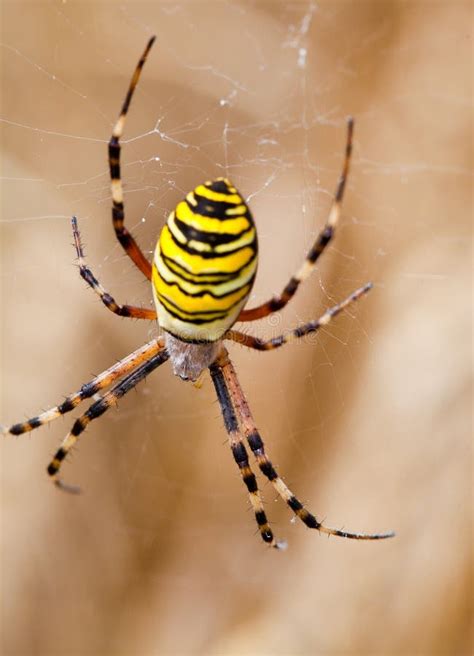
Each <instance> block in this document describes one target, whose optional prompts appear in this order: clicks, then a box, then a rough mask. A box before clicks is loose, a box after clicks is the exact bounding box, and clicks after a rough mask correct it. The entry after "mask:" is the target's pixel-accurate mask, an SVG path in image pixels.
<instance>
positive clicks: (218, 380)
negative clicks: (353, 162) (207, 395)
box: [3, 37, 393, 548]
mask: <svg viewBox="0 0 474 656" xmlns="http://www.w3.org/2000/svg"><path fill="white" fill-rule="evenodd" d="M153 42H154V37H153V38H151V39H150V41H149V42H148V44H147V46H146V48H145V51H144V53H143V55H142V57H141V59H140V61H139V62H138V65H137V67H136V69H135V72H134V74H133V77H132V80H131V82H130V86H129V89H128V92H127V95H126V97H125V101H124V103H123V107H122V110H121V112H120V116H119V118H118V120H117V122H116V124H115V127H114V129H113V132H112V137H111V139H110V142H109V166H110V176H111V182H112V221H113V227H114V230H115V234H116V236H117V239H118V240H119V242H120V243H121V245H122V246H123V248H124V250H125V252H126V253H127V255H128V256H129V257H130V258H131V259H132V260H133V262H134V263H135V264H136V266H137V267H138V268H139V269H140V271H141V272H142V273H143V274H144V275H145V276H146V277H147V278H148V279H149V280H150V281H151V283H152V290H153V297H154V301H155V306H156V310H150V309H144V308H140V307H134V306H131V305H120V304H119V303H117V302H116V301H115V300H114V298H112V296H111V295H110V294H109V293H108V292H107V291H106V290H105V289H104V288H103V287H102V285H101V284H100V282H99V281H98V280H97V279H96V278H95V276H94V274H93V273H92V271H91V270H90V269H89V267H88V266H87V265H86V263H85V260H84V254H83V249H82V245H81V240H80V235H79V230H78V225H77V219H76V218H75V217H74V218H73V219H72V230H73V235H74V242H75V247H76V251H77V257H78V262H79V271H80V274H81V276H82V278H83V279H84V280H85V281H86V282H87V283H88V284H89V285H90V286H91V287H92V289H93V290H94V292H95V293H96V294H98V296H99V297H100V298H101V300H102V302H103V303H104V305H105V307H106V308H108V309H109V310H110V311H111V312H113V313H114V314H118V315H119V316H121V317H133V318H136V319H150V320H158V322H159V325H160V326H161V328H162V329H163V331H164V337H158V338H156V339H153V340H152V341H150V342H149V343H148V344H145V345H144V346H141V347H140V348H139V349H137V350H136V351H134V352H133V353H131V354H130V355H128V356H127V357H126V358H124V359H123V360H121V361H120V362H117V363H116V364H114V365H113V366H112V367H110V368H109V369H107V370H106V371H104V372H103V373H101V374H100V375H99V376H96V377H95V378H94V379H93V380H91V381H89V382H88V383H86V384H85V385H83V386H82V387H81V389H80V390H79V391H78V392H75V393H74V394H71V395H70V396H68V397H67V398H66V399H65V400H64V401H63V402H62V403H61V404H60V405H58V406H56V407H54V408H52V409H50V410H48V411H46V412H43V413H42V414H40V415H38V416H36V417H33V418H31V419H29V420H28V421H25V422H22V423H18V424H14V425H13V426H10V427H9V428H3V432H4V433H5V434H10V435H20V434H22V433H26V432H28V431H31V430H33V429H34V428H38V427H39V426H43V425H44V424H46V423H48V422H50V421H52V420H53V419H56V418H57V417H59V416H60V415H64V414H65V413H67V412H69V411H71V410H73V408H75V407H76V406H77V405H78V404H79V403H81V401H84V400H85V399H88V398H91V397H92V396H94V395H96V394H97V393H98V392H100V391H101V390H104V389H105V388H106V387H109V386H110V385H112V383H115V384H114V385H113V387H112V388H111V389H110V390H109V391H107V392H105V393H104V394H103V395H102V396H100V397H99V399H98V400H96V401H95V402H94V403H92V405H91V406H90V407H89V409H88V410H87V411H86V412H85V413H84V414H83V415H82V416H81V417H79V419H77V420H76V421H75V423H74V425H73V427H72V429H71V431H70V433H69V434H68V435H67V436H66V437H65V439H64V440H63V442H62V444H61V446H60V447H59V449H58V450H57V451H56V454H55V456H54V458H53V459H52V461H51V462H50V464H49V466H48V469H47V471H48V474H49V476H50V478H51V480H52V481H53V482H54V483H55V485H56V486H57V487H59V488H61V489H63V490H67V491H70V492H77V491H78V488H75V487H73V486H69V485H66V484H65V483H63V482H62V480H61V478H59V470H60V467H61V463H62V461H63V460H64V459H65V458H66V456H67V455H68V453H69V452H70V451H71V449H72V447H73V446H74V444H75V443H76V442H77V440H78V439H79V436H80V435H81V433H82V432H83V431H84V429H85V428H86V427H87V425H88V424H89V423H90V422H91V421H92V420H93V419H96V418H97V417H99V416H100V415H102V414H103V413H104V412H106V411H107V410H108V409H109V408H110V407H111V406H113V405H115V404H116V402H117V400H118V399H120V398H121V397H122V396H124V395H125V394H127V392H129V391H130V390H131V389H133V388H134V387H135V386H136V385H137V384H138V383H139V382H140V381H141V380H143V379H144V378H145V376H147V375H148V374H149V373H151V372H152V371H153V370H154V369H156V368H157V367H159V366H160V365H162V364H163V363H164V362H166V360H170V361H171V364H172V367H173V371H174V373H175V374H176V375H177V376H179V377H180V378H182V379H183V380H189V381H194V382H195V381H196V380H197V379H198V378H199V377H200V376H201V374H202V373H203V372H204V371H205V370H206V369H209V371H210V375H211V378H212V382H213V383H214V387H215V389H216V394H217V398H218V399H219V403H220V406H221V409H222V415H223V417H224V423H225V427H226V430H227V433H228V435H229V442H230V447H231V449H232V454H233V456H234V459H235V461H236V463H237V466H238V468H239V470H240V474H241V476H242V480H243V482H244V483H245V485H246V487H247V490H248V494H249V498H250V503H251V505H252V508H253V510H254V513H255V519H256V522H257V526H258V530H259V532H260V535H261V537H262V539H263V540H264V542H266V543H267V544H269V545H271V546H272V547H275V548H282V547H283V546H284V542H282V541H280V540H277V539H276V538H275V536H274V534H273V531H272V529H271V528H270V526H269V523H268V520H267V516H266V514H265V510H264V507H263V503H262V498H261V496H260V492H259V489H258V487H257V480H256V478H255V474H254V473H253V471H252V467H251V465H250V463H249V457H248V451H247V448H246V446H245V442H247V444H248V446H249V447H250V450H251V451H252V453H253V455H254V457H255V459H256V462H257V464H258V467H259V468H260V471H261V472H262V474H263V475H264V476H265V477H266V478H267V479H268V480H269V481H270V482H271V484H272V485H273V487H274V488H275V490H276V491H277V493H278V495H279V496H280V497H282V498H283V499H284V501H285V502H286V503H287V504H288V506H289V507H290V509H291V510H292V511H293V513H294V514H295V515H296V516H298V517H299V518H300V519H301V521H302V522H303V523H304V524H306V526H308V527H309V528H313V529H316V530H318V531H320V532H322V533H326V534H329V535H338V536H340V537H344V538H352V539H356V540H381V539H383V538H388V537H391V536H392V535H393V533H376V534H364V533H348V532H346V531H342V530H338V529H334V528H328V527H327V526H324V525H323V524H322V523H321V522H319V521H318V520H317V519H316V517H315V516H314V515H312V514H311V513H310V512H309V511H308V510H307V509H306V508H305V507H304V506H303V504H302V503H301V502H300V501H299V500H298V499H297V498H296V497H295V495H294V494H293V492H291V490H290V489H289V488H288V486H287V485H286V484H285V483H284V482H283V479H282V478H281V477H280V476H279V475H278V473H277V472H276V471H275V468H274V467H273V465H272V463H271V462H270V460H269V458H268V456H267V454H266V451H265V447H264V444H263V441H262V438H261V437H260V434H259V432H258V430H257V427H256V425H255V421H254V419H253V417H252V413H251V412H250V408H249V406H248V404H247V400H246V398H245V395H244V392H243V391H242V388H241V386H240V383H239V380H238V378H237V375H236V372H235V369H234V367H233V365H232V362H231V360H230V358H229V354H228V352H227V349H226V348H225V346H224V340H232V341H235V342H238V343H239V344H243V345H245V346H248V347H250V348H252V349H256V350H259V351H269V350H272V349H275V348H278V347H280V346H283V345H284V344H287V343H288V342H291V341H293V340H296V339H298V338H300V337H303V336H304V335H307V334H308V333H312V332H315V331H317V330H319V328H320V327H321V326H325V325H327V324H328V323H329V322H330V321H331V320H332V319H333V317H335V316H336V315H338V314H339V313H340V312H342V311H343V310H344V309H345V308H346V307H347V306H349V305H350V304H351V303H353V302H355V301H356V300H357V299H359V298H360V297H361V296H363V295H364V294H366V293H367V292H368V291H369V290H370V288H371V284H370V283H368V284H366V285H364V286H363V287H361V288H360V289H357V290H356V291H355V292H353V293H352V294H351V295H350V296H349V297H348V298H346V299H345V300H344V301H342V302H341V303H338V304H337V305H335V306H334V307H332V308H329V309H328V310H327V311H326V312H325V313H324V314H323V315H322V316H321V317H320V318H319V319H317V320H316V321H311V322H309V323H307V324H304V325H302V326H298V327H297V328H295V329H294V330H292V331H290V332H288V333H286V334H284V335H280V336H279V337H274V338H273V339H270V340H262V339H259V338H256V337H252V336H250V335H247V334H244V333H242V332H239V331H237V330H232V326H233V325H234V323H235V322H236V321H254V320H255V319H261V318H262V317H266V316H268V315H270V314H271V313H273V312H276V311H277V310H281V309H282V308H283V307H285V305H286V304H287V303H288V301H290V299H291V298H292V297H293V296H294V295H295V293H296V291H297V289H298V287H299V285H300V283H301V282H302V281H303V280H304V279H305V278H307V277H308V276H309V274H310V273H311V272H312V271H313V269H314V267H315V264H316V262H317V260H318V258H319V256H320V255H321V253H322V252H323V251H324V249H325V248H326V246H327V245H328V243H329V242H330V241H331V239H332V237H333V235H334V230H335V228H336V225H337V222H338V218H339V213H340V207H341V201H342V196H343V192H344V187H345V184H346V179H347V174H348V169H349V161H350V156H351V148H352V132H353V121H352V119H350V120H349V121H348V126H347V142H346V150H345V158H344V165H343V169H342V173H341V176H340V179H339V183H338V186H337V190H336V195H335V197H334V201H333V204H332V207H331V210H330V212H329V217H328V219H327V222H326V225H325V226H324V228H323V229H322V231H321V233H320V234H319V236H318V238H317V239H316V242H315V243H314V245H313V246H312V247H311V249H310V251H309V253H308V255H307V257H306V259H305V261H304V263H303V264H302V266H301V267H300V269H299V270H298V271H297V273H296V274H295V275H294V276H293V277H292V278H290V280H289V282H288V284H287V285H286V287H285V288H284V289H283V291H282V293H281V294H280V296H276V297H274V298H272V299H270V300H269V301H268V302H266V303H263V304H262V305H259V306H258V307H255V308H252V309H244V306H245V303H246V301H247V299H248V296H249V294H250V290H251V289H252V285H253V283H254V280H255V273H256V270H257V233H256V229H255V224H254V222H253V219H252V215H251V213H250V210H249V208H248V207H247V204H246V203H245V201H244V199H243V198H242V196H241V195H240V193H239V192H238V191H237V189H236V188H235V187H234V186H233V184H232V183H231V182H230V181H229V180H227V179H226V178H217V179H216V180H214V181H212V182H205V183H204V184H201V185H199V186H197V187H196V188H195V189H194V191H192V192H190V193H189V194H188V195H187V196H186V198H185V199H184V200H182V201H181V202H180V203H178V205H177V207H176V209H175V210H174V211H173V212H171V214H170V215H169V217H168V220H167V222H166V225H165V226H164V228H163V229H162V231H161V234H160V237H159V240H158V243H157V245H156V249H155V253H154V258H153V264H150V262H149V261H148V260H147V258H146V257H145V256H144V255H143V253H142V252H141V250H140V248H139V247H138V245H137V243H136V242H135V240H134V238H133V237H132V235H131V234H130V233H129V231H128V230H127V228H126V227H125V225H124V203H123V191H122V181H121V177H120V138H121V136H122V133H123V129H124V124H125V119H126V116H127V112H128V109H129V106H130V102H131V100H132V96H133V92H134V90H135V87H136V86H137V83H138V79H139V77H140V73H141V70H142V68H143V65H144V63H145V60H146V58H147V55H148V53H149V51H150V48H151V47H152V45H153ZM116 381H118V382H116Z"/></svg>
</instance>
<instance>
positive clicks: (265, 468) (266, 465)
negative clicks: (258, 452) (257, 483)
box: [259, 461, 278, 481]
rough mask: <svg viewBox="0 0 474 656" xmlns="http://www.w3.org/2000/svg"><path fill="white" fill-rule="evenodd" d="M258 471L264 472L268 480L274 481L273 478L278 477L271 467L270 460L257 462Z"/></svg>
mask: <svg viewBox="0 0 474 656" xmlns="http://www.w3.org/2000/svg"><path fill="white" fill-rule="evenodd" d="M259 467H260V471H261V472H262V474H264V475H265V476H266V477H267V478H268V480H269V481H274V480H275V478H278V474H277V473H276V471H275V470H274V469H273V465H272V463H271V462H270V461H266V462H262V463H259Z"/></svg>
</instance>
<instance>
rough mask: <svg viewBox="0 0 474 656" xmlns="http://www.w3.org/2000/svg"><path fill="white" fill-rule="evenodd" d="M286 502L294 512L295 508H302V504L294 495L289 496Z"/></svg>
mask: <svg viewBox="0 0 474 656" xmlns="http://www.w3.org/2000/svg"><path fill="white" fill-rule="evenodd" d="M287 504H288V505H289V506H290V508H291V510H293V511H294V512H296V511H297V510H302V509H303V504H301V503H300V502H299V501H298V499H297V498H296V497H294V496H293V497H290V498H289V499H288V501H287Z"/></svg>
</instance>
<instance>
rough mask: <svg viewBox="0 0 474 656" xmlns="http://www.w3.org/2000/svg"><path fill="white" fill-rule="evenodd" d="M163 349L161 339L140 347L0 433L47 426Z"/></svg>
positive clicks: (25, 430) (8, 433)
mask: <svg viewBox="0 0 474 656" xmlns="http://www.w3.org/2000/svg"><path fill="white" fill-rule="evenodd" d="M163 348H164V340H163V338H161V337H160V338H159V339H154V340H152V341H151V342H148V344H145V345H144V346H141V347H140V348H139V349H137V350H136V351H134V352H133V353H130V355H127V357H126V358H123V359H122V360H119V362H117V363H116V364H114V365H113V366H112V367H109V369H106V370H105V371H103V372H102V373H101V374H99V375H98V376H96V377H95V378H93V379H92V380H90V381H89V382H87V383H85V384H84V385H82V387H81V389H80V390H79V391H78V392H74V393H73V394H70V395H69V396H67V397H66V398H65V399H64V401H63V402H62V403H60V404H59V405H57V406H55V407H54V408H50V409H49V410H46V412H42V413H41V414H39V415H37V416H36V417H31V419H27V420H26V421H22V422H21V423H18V424H13V425H12V426H8V427H7V426H1V427H0V429H1V430H0V432H2V433H3V434H4V435H22V434H23V433H28V432H29V431H32V430H34V429H35V428H39V427H40V426H44V425H45V424H49V422H50V421H54V419H57V418H58V417H61V416H62V415H65V414H66V413H67V412H71V410H74V408H75V407H77V406H78V405H79V403H82V401H85V399H89V398H91V397H92V396H94V395H95V394H97V393H98V392H100V391H101V390H103V389H105V388H106V387H108V386H109V385H111V384H112V383H113V382H114V381H116V380H117V379H119V378H121V377H122V376H125V374H128V373H129V372H130V371H132V369H135V367H138V366H139V365H141V364H142V363H143V362H145V361H146V360H149V359H150V358H151V357H152V356H154V355H156V354H157V353H159V352H160V351H162V350H163Z"/></svg>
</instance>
